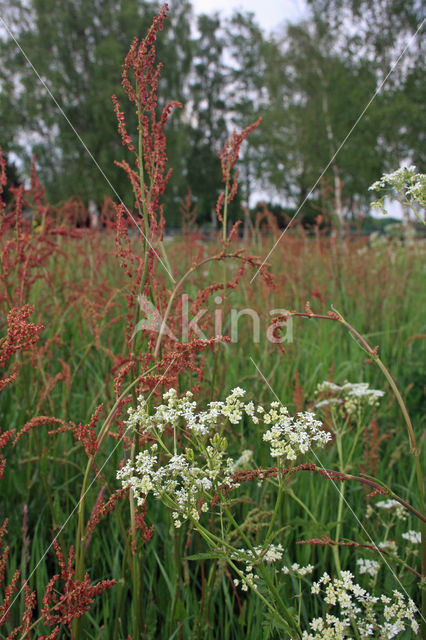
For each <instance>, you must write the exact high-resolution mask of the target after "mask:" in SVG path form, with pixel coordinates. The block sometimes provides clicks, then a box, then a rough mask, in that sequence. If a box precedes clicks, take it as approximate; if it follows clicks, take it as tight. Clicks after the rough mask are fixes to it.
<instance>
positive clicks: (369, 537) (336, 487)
mask: <svg viewBox="0 0 426 640" xmlns="http://www.w3.org/2000/svg"><path fill="white" fill-rule="evenodd" d="M250 360H251V361H252V363H253V364H254V366H255V367H256V369H257V371H258V373H260V375H261V376H262V378H263V380H264V381H265V382H266V384H267V385H268V387H269V389H270V390H271V391H272V393H273V394H274V396H275V398H276V399H277V400H278V402H279V403H280V405H281V406H283V404H282V402H281V400H280V399H279V397H278V396H277V394H276V393H275V391H274V390H273V388H272V387H271V385H270V384H269V381H268V380H267V379H266V378H265V376H264V375H263V373H262V372H261V370H260V369H259V367H258V366H257V364H256V363H255V361H254V360H253V358H252V357H251V356H250ZM309 448H310V450H311V452H312V453H313V454H314V456H315V458H316V459H317V461H318V464H319V466H320V467H321V469H322V470H323V471H325V473H327V470H326V468H325V467H324V465H323V464H322V462H321V460H320V459H319V458H318V456H317V454H316V453H315V451H314V450H313V449H312V448H311V447H309ZM328 479H329V480H330V481H331V482H332V484H333V486H334V488H335V489H336V491H337V492H338V494H339V495H340V496H342V498H343V500H344V502H345V504H346V506H347V507H349V509H350V511H351V513H352V515H353V516H354V518H355V520H356V521H357V523H358V525H359V526H360V527H361V529H362V530H363V531H364V533H365V535H366V536H367V538H368V540H369V541H370V542H371V544H372V545H373V546H374V547H376V548H377V547H378V546H379V545H377V544H376V543H375V542H374V540H373V539H372V537H371V536H370V534H369V533H368V531H367V530H366V529H365V527H364V525H363V524H362V522H361V521H360V519H359V518H358V516H357V515H356V513H355V511H354V510H353V509H352V507H351V505H350V503H349V502H348V501H347V500H346V498H345V496H344V495H343V494H342V492H341V491H340V489H339V487H338V486H337V484H336V483H335V481H334V480H333V479H332V478H328ZM337 542H338V541H337ZM381 556H382V558H383V561H384V563H385V564H386V566H387V568H388V569H389V570H390V572H391V573H392V575H393V577H394V578H395V580H396V581H397V583H398V584H399V586H400V587H401V589H402V590H403V591H404V593H405V595H406V596H407V598H408V599H411V598H410V595H409V593H408V592H407V590H406V589H405V587H404V585H403V584H402V583H401V581H400V579H399V578H398V576H397V575H396V574H395V572H394V570H393V569H392V567H391V565H390V564H389V563H388V561H387V560H386V557H385V556H384V555H383V554H381ZM418 613H419V614H420V617H421V618H422V620H423V621H425V619H424V618H423V616H422V614H421V612H420V610H418Z"/></svg>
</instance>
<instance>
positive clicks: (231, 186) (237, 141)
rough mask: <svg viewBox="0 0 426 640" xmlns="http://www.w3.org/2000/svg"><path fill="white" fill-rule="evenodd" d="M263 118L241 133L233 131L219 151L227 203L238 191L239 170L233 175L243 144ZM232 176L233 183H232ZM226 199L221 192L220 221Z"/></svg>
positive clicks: (218, 214) (217, 205)
mask: <svg viewBox="0 0 426 640" xmlns="http://www.w3.org/2000/svg"><path fill="white" fill-rule="evenodd" d="M261 121H262V118H258V119H257V120H256V122H253V123H252V124H249V126H248V127H246V128H245V129H243V130H242V131H241V132H240V133H237V132H236V131H234V132H233V134H232V137H231V139H230V140H229V138H228V139H227V140H226V141H225V144H224V147H223V149H222V150H221V151H218V152H217V153H218V156H219V158H220V165H221V168H222V182H224V183H225V185H226V193H227V198H226V204H229V203H230V202H232V200H233V199H234V198H235V196H236V194H237V191H238V171H235V172H234V175H233V176H232V175H231V172H232V169H233V168H234V167H235V164H236V162H237V160H238V157H239V154H240V149H241V145H242V143H243V142H244V140H245V139H246V138H247V137H248V136H249V135H250V134H251V133H252V132H253V131H254V130H255V129H256V128H257V127H258V126H259V124H260V123H261ZM231 177H232V183H231ZM224 200H225V193H223V192H222V193H221V194H220V195H219V199H218V201H217V204H216V213H217V217H218V219H219V221H221V220H222V213H221V211H222V207H223V204H224Z"/></svg>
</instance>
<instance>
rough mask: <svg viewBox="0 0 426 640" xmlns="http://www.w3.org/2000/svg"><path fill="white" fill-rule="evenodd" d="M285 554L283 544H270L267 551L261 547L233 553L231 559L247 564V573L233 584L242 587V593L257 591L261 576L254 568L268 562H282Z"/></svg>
mask: <svg viewBox="0 0 426 640" xmlns="http://www.w3.org/2000/svg"><path fill="white" fill-rule="evenodd" d="M283 553H284V549H283V546H282V545H281V544H269V545H268V546H267V547H266V548H265V549H263V548H262V547H260V546H257V547H253V551H252V550H251V549H238V551H237V552H235V553H231V558H232V559H233V560H235V561H237V562H244V563H245V569H244V571H245V573H244V575H243V576H241V577H240V579H238V578H236V579H235V580H234V581H233V582H234V585H235V586H236V587H238V586H241V589H242V591H248V590H249V588H250V587H251V588H252V589H257V584H256V580H259V576H258V575H257V574H256V573H255V572H254V569H253V567H254V566H255V565H257V564H259V563H260V562H266V563H267V564H273V563H274V562H278V561H279V560H282V557H283Z"/></svg>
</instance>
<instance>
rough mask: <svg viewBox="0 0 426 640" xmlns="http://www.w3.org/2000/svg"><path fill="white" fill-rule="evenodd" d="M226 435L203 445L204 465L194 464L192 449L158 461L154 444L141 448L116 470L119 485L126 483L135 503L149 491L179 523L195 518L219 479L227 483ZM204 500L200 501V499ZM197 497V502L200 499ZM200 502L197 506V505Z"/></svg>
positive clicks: (230, 463) (230, 464)
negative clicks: (147, 449)
mask: <svg viewBox="0 0 426 640" xmlns="http://www.w3.org/2000/svg"><path fill="white" fill-rule="evenodd" d="M225 450H226V439H225V438H221V437H220V436H219V434H216V435H215V436H214V437H213V438H212V439H211V440H210V444H209V445H208V446H207V448H206V459H205V460H204V462H205V464H204V465H202V466H201V465H197V464H196V462H195V460H194V459H193V457H194V455H193V451H192V450H187V451H186V454H185V455H183V454H180V455H178V454H175V455H171V456H169V457H168V460H167V456H166V461H164V462H163V463H162V464H160V463H159V456H158V446H157V444H153V445H152V446H151V447H150V450H149V451H141V452H140V453H139V454H138V455H137V456H136V459H135V461H134V463H133V464H132V462H131V461H130V460H129V461H127V463H126V464H125V465H124V467H123V468H122V469H120V470H119V471H118V472H117V479H119V480H121V482H122V485H123V486H130V487H131V488H132V490H133V492H134V495H135V498H136V500H137V503H138V505H143V504H144V502H145V500H146V497H147V496H148V494H149V493H152V494H153V495H154V496H155V497H156V498H159V499H160V500H162V501H163V502H164V503H165V504H166V505H168V506H169V507H170V508H171V509H172V518H173V524H174V525H175V527H176V528H179V527H181V526H182V522H183V521H184V520H188V519H193V520H197V521H198V520H199V518H200V510H201V512H203V511H207V509H208V504H207V502H206V500H211V498H212V494H213V493H214V492H215V491H216V490H217V487H218V486H219V484H220V483H221V482H223V481H224V480H227V481H228V483H230V475H231V473H232V467H233V460H232V459H231V458H228V457H226V456H225ZM202 500H204V502H202ZM200 501H201V502H200ZM200 505H201V506H200Z"/></svg>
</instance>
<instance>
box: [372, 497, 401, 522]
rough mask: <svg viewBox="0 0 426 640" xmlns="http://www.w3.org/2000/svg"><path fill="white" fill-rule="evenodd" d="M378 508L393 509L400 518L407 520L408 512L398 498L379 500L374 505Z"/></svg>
mask: <svg viewBox="0 0 426 640" xmlns="http://www.w3.org/2000/svg"><path fill="white" fill-rule="evenodd" d="M374 506H375V507H376V508H377V509H383V510H384V511H392V512H393V514H394V515H395V517H396V518H398V520H406V519H407V512H406V510H405V509H404V507H403V506H402V504H401V503H400V502H398V500H394V499H393V498H388V500H379V502H376V504H375V505H374Z"/></svg>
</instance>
